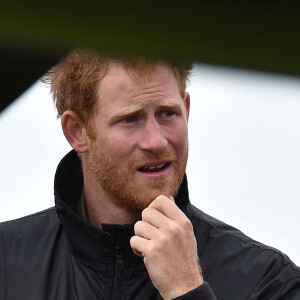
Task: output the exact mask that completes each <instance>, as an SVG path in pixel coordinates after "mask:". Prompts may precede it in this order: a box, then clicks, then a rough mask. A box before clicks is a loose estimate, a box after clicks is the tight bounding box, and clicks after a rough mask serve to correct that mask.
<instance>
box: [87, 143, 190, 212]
mask: <svg viewBox="0 0 300 300" xmlns="http://www.w3.org/2000/svg"><path fill="white" fill-rule="evenodd" d="M186 144H187V143H186ZM187 158H188V146H186V149H185V153H184V154H183V157H182V159H179V157H178V155H177V153H176V151H175V150H171V151H165V152H163V153H160V154H155V153H152V152H149V153H147V154H144V155H143V157H140V158H136V159H132V160H130V161H128V164H127V167H126V168H121V167H120V166H119V165H117V163H116V162H115V161H114V160H113V158H112V157H111V156H110V155H109V154H106V153H104V151H102V150H101V149H100V148H99V147H98V145H97V144H96V142H95V141H93V142H92V143H91V148H90V152H89V157H88V164H89V166H90V168H91V170H92V171H93V172H94V176H95V179H96V182H97V184H98V185H99V186H100V187H101V188H102V189H103V190H104V191H105V192H106V195H107V196H108V198H109V200H110V201H111V202H112V203H114V204H115V205H116V206H118V207H121V208H123V209H125V210H126V211H129V212H134V213H136V212H141V211H142V210H143V209H145V208H146V207H147V206H148V205H149V204H150V203H151V202H152V201H153V200H154V199H155V198H156V197H157V196H159V195H166V196H170V195H171V196H173V197H175V196H176V195H177V193H178V190H179V187H180V185H181V182H182V179H183V176H184V173H185V168H186V164H187ZM164 160H167V161H172V165H171V168H172V170H171V172H170V173H169V174H168V176H167V177H166V178H164V179H159V180H149V179H147V178H143V175H141V174H139V171H138V170H137V168H138V166H141V165H144V164H147V163H150V162H153V161H164Z"/></svg>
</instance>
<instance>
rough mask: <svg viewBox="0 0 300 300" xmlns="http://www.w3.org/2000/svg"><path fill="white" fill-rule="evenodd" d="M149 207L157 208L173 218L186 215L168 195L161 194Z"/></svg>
mask: <svg viewBox="0 0 300 300" xmlns="http://www.w3.org/2000/svg"><path fill="white" fill-rule="evenodd" d="M148 207H151V208H155V209H157V210H158V211H160V212H161V213H163V214H164V215H165V216H167V217H168V218H170V219H172V220H177V219H180V218H183V217H186V216H185V214H184V213H183V212H182V211H181V210H180V208H179V207H178V206H177V205H176V204H175V202H173V201H170V199H169V198H168V197H166V196H163V195H160V196H158V197H157V198H156V199H155V200H153V201H152V202H151V203H150V205H149V206H148Z"/></svg>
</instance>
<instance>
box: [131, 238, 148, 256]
mask: <svg viewBox="0 0 300 300" xmlns="http://www.w3.org/2000/svg"><path fill="white" fill-rule="evenodd" d="M149 243H150V241H149V240H147V239H144V238H142V237H139V236H136V235H135V236H133V237H132V238H131V239H130V246H131V248H132V250H133V252H134V253H135V254H136V255H138V256H140V257H144V251H145V249H146V248H147V247H148V245H149Z"/></svg>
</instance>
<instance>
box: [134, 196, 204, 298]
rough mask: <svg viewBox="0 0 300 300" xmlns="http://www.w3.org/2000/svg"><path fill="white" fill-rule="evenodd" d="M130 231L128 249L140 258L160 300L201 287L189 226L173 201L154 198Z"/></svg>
mask: <svg viewBox="0 0 300 300" xmlns="http://www.w3.org/2000/svg"><path fill="white" fill-rule="evenodd" d="M134 230H135V236H133V237H132V238H131V240H130V244H131V247H132V249H133V251H134V252H135V254H137V255H139V256H141V257H143V258H144V263H145V266H146V268H147V270H148V273H149V276H150V278H151V281H152V283H153V284H154V286H155V287H156V288H157V290H158V291H159V293H160V294H161V296H162V297H163V298H164V299H174V298H176V297H179V296H181V295H183V294H186V293H187V292H189V291H191V290H193V289H195V288H197V287H198V286H200V285H201V284H203V278H202V275H201V272H200V266H199V264H198V255H197V242H196V239H195V236H194V231H193V227H192V224H191V222H190V220H189V219H188V218H187V217H186V215H185V214H184V213H183V212H182V211H181V210H180V209H179V208H178V207H177V205H176V204H175V202H174V199H173V198H172V199H169V198H168V197H166V196H162V195H161V196H158V197H157V198H156V199H155V200H154V201H153V202H152V203H151V204H150V205H149V206H148V207H147V208H146V209H144V210H143V212H142V220H141V221H138V222H137V223H136V224H135V226H134Z"/></svg>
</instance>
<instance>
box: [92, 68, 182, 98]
mask: <svg viewBox="0 0 300 300" xmlns="http://www.w3.org/2000/svg"><path fill="white" fill-rule="evenodd" d="M159 91H160V92H161V93H166V94H174V95H175V94H176V95H178V94H179V87H178V83H177V80H176V78H175V75H174V72H173V70H172V68H171V67H169V66H168V65H165V64H156V65H151V66H143V67H139V68H133V67H128V68H127V67H124V66H123V65H122V64H121V63H119V62H112V63H111V64H110V65H109V67H108V70H107V72H106V75H105V76H104V78H103V79H102V80H101V82H100V84H99V89H98V93H99V96H100V99H101V100H104V99H111V98H112V99H113V98H115V97H118V98H120V97H126V98H127V99H128V97H129V98H135V97H138V96H139V95H143V94H147V93H151V92H159Z"/></svg>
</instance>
